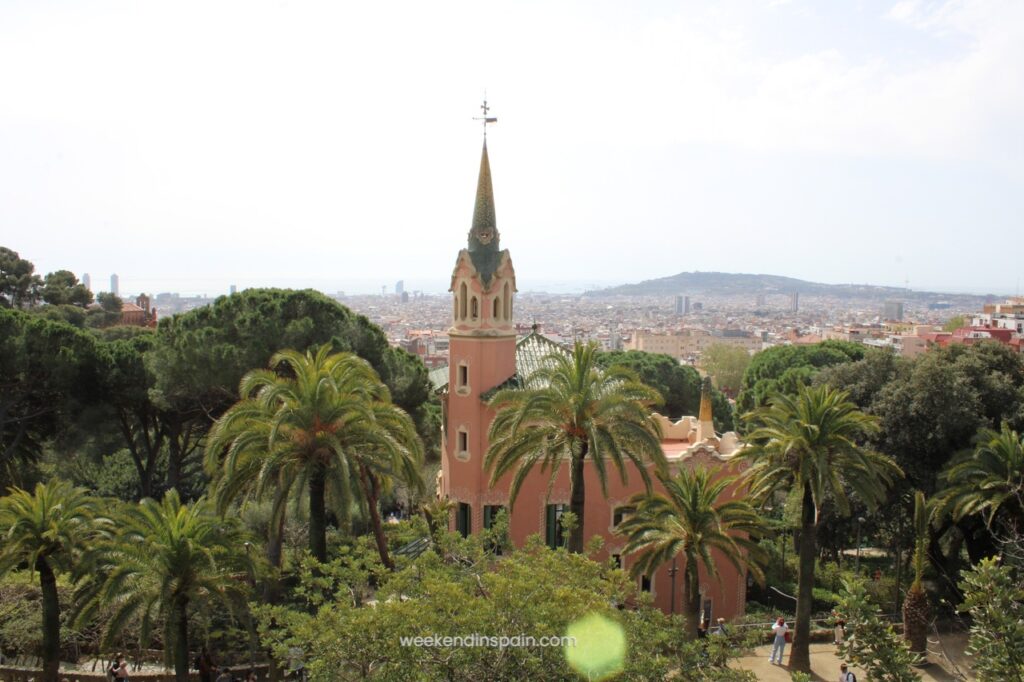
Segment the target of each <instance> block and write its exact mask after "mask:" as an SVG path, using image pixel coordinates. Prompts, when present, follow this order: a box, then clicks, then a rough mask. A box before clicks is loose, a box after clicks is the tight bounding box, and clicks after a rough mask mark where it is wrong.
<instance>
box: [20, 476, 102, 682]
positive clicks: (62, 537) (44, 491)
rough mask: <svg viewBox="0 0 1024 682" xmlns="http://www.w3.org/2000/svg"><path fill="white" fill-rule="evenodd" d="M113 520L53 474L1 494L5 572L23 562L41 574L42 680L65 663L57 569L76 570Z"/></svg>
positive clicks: (84, 494)
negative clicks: (31, 485) (30, 488)
mask: <svg viewBox="0 0 1024 682" xmlns="http://www.w3.org/2000/svg"><path fill="white" fill-rule="evenodd" d="M108 523H109V520H108V519H106V518H104V517H103V516H102V515H100V513H99V509H98V503H97V500H96V499H95V498H93V497H90V496H89V495H88V493H87V492H86V491H85V490H84V489H82V488H75V487H73V486H72V485H71V484H70V483H67V482H65V481H61V480H58V479H51V480H50V481H48V482H47V483H46V484H45V485H43V484H42V483H40V484H38V485H36V488H35V491H34V492H32V493H29V492H28V491H26V490H21V489H20V488H11V489H10V492H9V494H8V495H7V496H6V497H3V498H0V575H3V574H4V573H6V572H7V571H9V570H12V569H14V568H16V567H17V566H20V565H27V566H28V568H29V569H30V570H34V571H36V572H37V573H38V574H39V588H40V590H41V591H42V597H43V612H42V617H43V623H42V626H43V679H44V680H45V681H46V682H56V680H57V674H58V670H59V668H60V601H59V599H58V596H57V575H56V572H57V571H58V570H61V571H63V570H69V569H71V568H72V567H73V566H74V564H75V562H76V560H77V558H78V557H79V556H80V554H81V552H82V551H83V550H84V549H85V548H86V547H87V546H88V545H89V543H91V542H93V541H95V540H96V538H97V537H98V536H99V535H100V534H102V533H103V532H104V528H105V526H106V525H107V524H108Z"/></svg>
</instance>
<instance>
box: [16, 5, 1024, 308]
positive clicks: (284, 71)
mask: <svg viewBox="0 0 1024 682" xmlns="http://www.w3.org/2000/svg"><path fill="white" fill-rule="evenodd" d="M396 17H397V20H396V19H395V18H396ZM199 18H201V19H202V20H201V21H199V20H198V19H199ZM227 34H230V35H231V36H232V42H231V45H232V49H231V50H230V51H226V50H225V49H224V47H223V46H224V44H225V43H224V41H223V36H224V35H227ZM129 55H130V56H131V57H130V58H128V56H129ZM1022 63H1024V6H1022V5H1020V4H1019V3H1013V2H998V1H992V2H954V1H935V2H915V1H912V0H902V1H900V2H892V1H890V2H874V1H865V2H860V3H855V4H850V5H842V6H839V5H838V4H830V5H828V6H820V5H814V4H811V3H807V2H802V1H800V0H792V1H789V2H785V1H780V0H764V1H763V2H761V1H758V0H749V1H747V2H731V3H725V4H718V3H716V4H704V5H702V4H699V3H698V4H693V5H686V6H685V7H677V6H676V5H675V3H656V4H652V5H649V6H645V7H644V9H643V10H642V11H640V10H638V9H636V8H623V7H619V6H615V5H590V4H583V3H578V4H572V3H570V4H568V5H561V6H559V7H557V8H552V7H550V6H548V5H547V4H544V3H526V4H524V5H520V6H517V7H516V8H515V9H514V10H513V9H510V8H506V7H503V6H500V5H492V4H482V5H481V4H458V3H456V4H454V5H451V6H446V7H441V8H436V7H429V8H428V7H424V6H422V5H417V4H414V3H412V4H400V5H398V6H395V7H392V6H390V5H389V6H388V7H386V8H385V7H378V6H336V5H334V4H331V3H309V4H304V5H303V6H301V7H295V6H291V5H287V4H286V5H269V4H267V5H263V4H252V3H245V4H241V3H234V4H233V3H224V4H219V5H218V6H217V7H216V8H210V7H207V6H205V5H198V4H189V3H181V4H175V5H174V6H173V7H171V6H159V5H144V4H139V5H132V6H128V5H119V4H115V3H107V2H83V3H79V4H76V5H75V6H74V7H71V6H67V5H62V4H57V3H46V2H44V3H31V4H18V3H15V4H6V5H4V7H3V8H0V87H2V88H3V92H5V94H6V95H7V100H8V101H7V102H6V105H5V107H4V108H3V109H2V110H0V151H2V153H0V203H2V205H3V206H4V207H5V210H4V211H3V212H2V213H0V231H2V232H3V234H4V235H5V237H4V243H5V245H6V246H8V247H9V248H12V249H14V250H16V251H18V252H19V253H21V255H22V257H24V258H27V259H29V260H32V261H33V262H35V263H36V264H37V266H38V268H39V270H40V271H41V272H42V273H44V274H45V273H46V272H49V271H54V270H58V269H68V270H72V271H74V272H76V273H79V274H81V273H83V272H90V273H92V274H93V275H94V276H95V277H97V280H96V281H97V282H99V279H98V278H99V277H100V274H99V273H110V272H115V271H116V272H118V273H119V275H120V276H121V278H122V282H123V283H122V288H123V289H124V290H125V291H135V290H146V291H158V290H167V291H175V290H179V291H182V292H187V291H192V292H196V293H203V291H202V283H203V282H212V281H216V282H217V283H219V284H220V286H219V287H218V288H216V289H214V288H213V287H212V286H211V287H207V288H208V289H210V290H211V291H210V292H208V293H212V291H217V292H220V291H226V290H227V287H228V285H229V284H231V283H236V284H238V285H239V286H242V287H244V286H254V285H259V284H264V283H281V284H285V283H296V284H294V286H301V283H302V282H308V281H321V282H325V283H328V285H329V286H328V287H327V290H328V291H329V290H330V288H331V287H333V288H335V289H337V288H344V286H345V285H344V284H343V282H357V281H362V280H367V281H373V280H376V279H381V281H379V282H376V283H375V284H374V286H373V287H372V288H378V287H379V286H380V285H389V286H390V285H391V284H393V282H394V281H395V279H398V278H403V279H405V280H406V281H407V282H409V283H410V286H409V288H410V290H412V289H415V288H417V287H416V286H415V285H413V284H412V283H413V282H415V281H417V280H418V281H433V280H434V279H435V278H436V273H437V272H439V271H443V270H444V269H445V268H446V267H447V266H449V265H450V262H449V261H450V258H451V256H450V248H451V246H452V245H453V244H457V243H460V242H461V241H462V240H463V239H464V237H465V233H466V231H467V230H468V228H469V222H470V215H471V199H472V195H471V191H472V190H471V188H472V186H473V173H474V170H473V168H474V162H475V159H476V158H477V156H478V154H479V145H480V131H479V127H478V125H477V124H475V123H474V122H473V120H472V118H473V116H474V115H477V114H478V113H479V111H478V106H479V101H480V99H481V97H482V96H483V91H484V88H485V87H486V88H487V90H488V93H489V99H490V101H491V104H492V106H493V109H492V112H491V114H492V115H496V116H497V117H498V119H499V122H498V124H497V125H496V126H494V127H492V129H491V132H490V136H491V137H490V145H489V146H490V149H491V158H492V165H493V172H494V187H495V195H496V204H497V210H498V227H499V229H500V230H501V231H502V236H503V240H504V241H503V243H504V244H505V245H507V246H508V248H511V249H514V251H515V253H516V254H517V268H518V270H519V272H520V277H521V280H522V282H523V286H524V288H542V287H539V286H537V285H536V284H532V283H540V282H569V283H574V282H578V283H581V284H589V283H591V282H593V283H597V284H606V285H612V284H618V283H624V282H636V281H640V280H643V279H649V278H655V277H663V276H668V275H672V274H675V273H678V272H681V271H692V270H719V271H727V272H748V273H770V274H778V275H785V276H790V277H796V278H800V279H804V280H809V281H816V282H826V283H844V282H866V283H871V284H877V285H884V286H904V285H905V284H908V283H909V286H910V288H912V289H917V290H925V289H926V290H935V291H951V292H955V291H965V292H967V291H969V292H992V293H1000V294H1002V293H1005V294H1010V293H1014V292H1015V291H1017V287H1018V274H1017V273H1018V272H1019V269H1018V267H1017V261H1016V254H1017V253H1019V252H1020V250H1021V246H1024V237H1022V234H1024V232H1022V231H1021V230H1020V229H1019V216H1020V215H1021V214H1022V212H1024V211H1022V209H1024V171H1022V170H1021V167H1020V166H1019V163H1017V159H1019V158H1020V154H1021V152H1022V151H1024V135H1022V134H1021V131H1020V126H1019V121H1020V120H1022V117H1024V86H1022V85H1021V84H1022V83H1024V78H1020V77H1019V76H1020V74H1019V71H1020V66H1021V64H1022ZM128 84H130V86H129V85H128ZM986 245H988V246H986ZM971 248H974V249H975V250H977V251H978V253H977V254H976V257H972V256H971V255H970V253H971ZM982 263H983V266H981V264H982ZM381 272H386V273H387V275H386V276H384V277H383V278H381V277H380V273H381ZM596 274H599V275H600V277H599V278H598V277H595V275H596ZM211 278H213V279H211ZM132 282H138V283H140V284H139V286H135V285H133V284H132ZM175 282H183V283H186V284H187V283H193V282H199V283H200V284H199V285H191V286H175ZM332 282H338V284H337V285H333V284H330V283H332ZM161 283H165V284H163V285H161ZM281 284H278V285H281ZM579 288H586V287H585V286H581V287H579Z"/></svg>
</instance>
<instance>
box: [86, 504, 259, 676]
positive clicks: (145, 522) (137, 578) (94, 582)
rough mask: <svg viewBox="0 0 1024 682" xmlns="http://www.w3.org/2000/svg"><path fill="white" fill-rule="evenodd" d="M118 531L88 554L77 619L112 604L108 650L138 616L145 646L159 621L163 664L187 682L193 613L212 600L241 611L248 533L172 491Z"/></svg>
mask: <svg viewBox="0 0 1024 682" xmlns="http://www.w3.org/2000/svg"><path fill="white" fill-rule="evenodd" d="M121 526H122V528H121V531H120V532H119V533H118V535H117V537H116V538H113V539H111V540H110V541H108V542H105V543H103V544H101V545H100V546H98V547H97V548H96V549H95V550H93V551H92V552H90V553H88V554H87V555H86V558H85V561H84V562H83V567H84V571H83V572H85V573H86V575H87V577H86V580H85V582H84V583H83V585H82V586H81V587H80V588H79V590H78V593H77V595H76V601H77V602H78V603H79V604H80V605H81V608H80V610H79V612H78V615H77V617H76V620H75V622H76V623H77V624H81V623H84V622H87V621H88V620H89V619H91V618H92V617H93V616H94V614H95V613H96V611H97V609H99V608H101V607H105V606H110V607H112V615H111V617H110V619H109V620H108V622H107V624H106V628H105V631H104V635H103V646H104V647H108V646H110V642H111V640H112V639H113V638H114V637H116V636H117V635H118V634H119V633H120V632H121V630H122V629H123V628H124V626H125V625H126V624H127V623H128V621H129V620H130V619H131V618H132V617H133V616H139V617H140V618H141V624H142V626H141V632H142V640H143V641H142V645H143V646H145V645H146V644H147V643H148V639H149V636H150V633H151V630H152V627H153V625H154V623H157V622H161V621H162V622H163V623H164V632H163V641H164V656H165V659H164V660H165V663H166V664H167V665H172V664H173V666H174V675H175V679H176V680H178V681H179V682H187V680H188V667H189V656H188V654H189V632H188V619H189V614H190V613H195V612H196V611H199V610H201V609H204V608H208V607H209V606H210V605H211V603H218V604H221V605H224V606H226V607H227V608H228V609H229V610H230V611H232V612H236V613H237V612H239V611H240V610H241V609H244V606H245V599H246V596H247V594H248V588H249V584H250V580H251V577H252V564H251V562H250V560H249V558H248V556H247V555H246V553H245V552H242V551H239V549H240V548H241V547H242V546H243V545H244V541H245V536H244V534H243V533H242V532H241V531H240V529H239V526H238V524H237V523H236V522H234V520H233V519H227V520H225V519H223V518H221V517H220V516H219V515H217V514H216V513H215V510H214V509H213V506H212V505H211V504H209V503H208V502H207V501H206V500H205V499H200V500H198V501H196V502H195V503H193V504H192V506H188V505H185V504H182V503H181V500H180V499H179V498H178V493H177V491H176V490H174V489H173V488H172V489H171V490H169V491H167V493H166V494H165V495H164V498H163V501H161V502H157V501H156V500H154V499H152V498H146V499H144V500H143V501H142V502H140V503H138V504H137V505H129V506H127V507H126V508H125V510H124V514H123V518H122V519H121Z"/></svg>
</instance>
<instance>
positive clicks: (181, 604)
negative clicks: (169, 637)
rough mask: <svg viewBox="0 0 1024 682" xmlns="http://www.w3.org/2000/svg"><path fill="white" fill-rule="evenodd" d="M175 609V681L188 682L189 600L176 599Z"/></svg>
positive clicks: (173, 616)
mask: <svg viewBox="0 0 1024 682" xmlns="http://www.w3.org/2000/svg"><path fill="white" fill-rule="evenodd" d="M173 608H174V613H173V615H172V616H171V617H172V618H174V635H175V637H174V679H175V682H188V599H180V598H179V599H175V601H174V607H173ZM165 646H166V644H165Z"/></svg>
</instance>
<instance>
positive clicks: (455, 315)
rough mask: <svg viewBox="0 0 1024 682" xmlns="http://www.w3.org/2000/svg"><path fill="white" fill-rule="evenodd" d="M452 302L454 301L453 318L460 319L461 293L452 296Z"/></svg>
mask: <svg viewBox="0 0 1024 682" xmlns="http://www.w3.org/2000/svg"><path fill="white" fill-rule="evenodd" d="M452 303H453V307H452V319H453V320H458V319H459V295H458V294H455V296H454V297H453V298H452Z"/></svg>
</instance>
